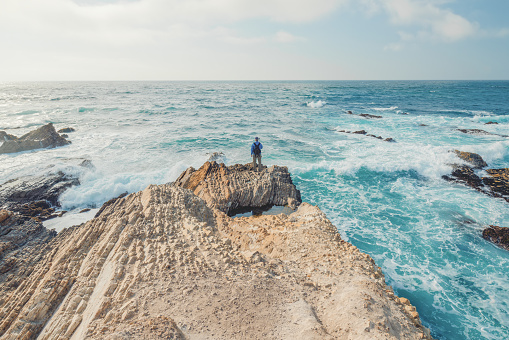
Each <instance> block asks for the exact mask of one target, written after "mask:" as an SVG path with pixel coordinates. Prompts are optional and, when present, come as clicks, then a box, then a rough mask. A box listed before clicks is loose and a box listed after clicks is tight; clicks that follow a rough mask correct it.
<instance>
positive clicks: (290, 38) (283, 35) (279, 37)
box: [274, 31, 306, 43]
mask: <svg viewBox="0 0 509 340" xmlns="http://www.w3.org/2000/svg"><path fill="white" fill-rule="evenodd" d="M274 40H275V41H277V42H281V43H292V42H302V41H306V38H304V37H297V36H295V35H293V34H291V33H288V32H285V31H279V32H277V33H276V35H275V36H274Z"/></svg>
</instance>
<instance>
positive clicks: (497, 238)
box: [482, 225, 509, 250]
mask: <svg viewBox="0 0 509 340" xmlns="http://www.w3.org/2000/svg"><path fill="white" fill-rule="evenodd" d="M482 237H483V238H484V239H485V240H488V241H490V242H493V243H495V244H496V245H497V246H499V247H501V248H504V249H505V250H509V228H507V227H499V226H495V225H490V226H489V228H486V229H484V230H483V232H482Z"/></svg>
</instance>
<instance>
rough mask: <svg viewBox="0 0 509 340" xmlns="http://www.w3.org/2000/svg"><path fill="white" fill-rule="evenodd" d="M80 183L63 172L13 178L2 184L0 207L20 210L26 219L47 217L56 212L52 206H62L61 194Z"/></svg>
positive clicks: (15, 210)
mask: <svg viewBox="0 0 509 340" xmlns="http://www.w3.org/2000/svg"><path fill="white" fill-rule="evenodd" d="M79 184H80V182H79V180H78V179H77V178H75V177H72V176H69V175H66V174H64V173H63V172H58V173H56V174H48V175H45V176H25V177H20V178H16V179H12V180H10V181H7V182H5V183H3V184H1V185H0V207H3V208H4V209H8V210H11V211H14V212H18V213H20V215H21V216H24V217H25V219H26V218H29V217H40V219H41V220H43V219H47V218H49V217H50V216H51V215H52V214H53V212H54V210H53V208H52V207H54V206H57V207H58V206H60V203H59V202H58V198H59V196H60V195H61V194H62V193H63V192H64V191H65V190H67V189H68V188H69V187H71V186H74V185H79Z"/></svg>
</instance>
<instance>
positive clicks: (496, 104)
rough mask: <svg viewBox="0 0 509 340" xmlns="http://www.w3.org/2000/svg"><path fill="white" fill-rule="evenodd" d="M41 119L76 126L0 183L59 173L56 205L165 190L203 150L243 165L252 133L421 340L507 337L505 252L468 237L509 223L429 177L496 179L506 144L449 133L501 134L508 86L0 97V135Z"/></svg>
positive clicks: (340, 85)
mask: <svg viewBox="0 0 509 340" xmlns="http://www.w3.org/2000/svg"><path fill="white" fill-rule="evenodd" d="M348 110H351V111H352V112H353V113H354V114H353V115H350V114H347V111H348ZM364 113H366V114H372V115H380V116H383V118H380V119H366V118H364V117H361V116H358V114H364ZM489 121H494V122H497V123H498V124H490V125H486V124H485V123H487V122H489ZM49 122H52V123H53V124H54V125H55V127H56V128H57V129H60V128H64V127H68V126H71V127H74V128H75V129H76V132H73V133H70V134H69V137H70V140H71V141H72V144H71V145H69V146H66V147H62V148H57V149H48V150H41V151H33V152H23V153H19V154H11V155H1V156H0V182H2V183H3V182H4V181H6V180H9V179H11V178H15V177H18V176H21V175H30V174H41V173H46V172H52V171H64V172H66V173H69V174H74V175H77V176H79V177H80V181H81V183H82V185H81V186H78V187H75V188H72V189H70V190H68V191H67V192H66V193H65V194H64V195H63V196H62V197H61V204H62V206H63V208H64V209H67V210H69V209H83V208H86V207H91V208H93V207H98V206H100V205H101V204H102V203H103V202H104V201H106V200H108V199H110V198H112V197H115V196H118V195H119V194H121V193H123V192H126V191H127V192H135V191H138V190H142V189H144V188H145V187H146V186H147V185H149V184H152V183H153V184H160V183H167V182H170V181H173V180H175V179H176V178H177V176H178V175H179V174H180V173H181V172H182V171H183V170H185V169H186V168H187V167H189V166H194V167H199V166H201V165H202V164H203V163H204V162H205V161H206V160H207V159H208V157H209V155H210V154H211V153H213V152H223V153H224V155H225V156H224V161H225V163H226V164H227V165H230V164H235V163H247V162H250V161H251V159H250V145H251V143H252V140H253V137H254V136H259V137H260V141H261V142H262V143H263V145H264V149H263V163H264V164H267V165H272V164H278V165H285V166H288V168H289V170H290V172H291V173H292V176H293V179H294V183H295V184H296V185H297V186H298V188H299V189H300V190H301V193H302V198H303V200H304V201H307V202H309V203H312V204H317V205H318V206H319V207H320V208H321V209H322V210H323V211H324V212H325V213H326V214H327V216H328V217H329V218H330V219H331V221H332V222H333V223H334V224H335V225H336V226H337V227H338V230H339V232H340V233H341V235H342V237H343V238H344V239H346V240H348V241H349V242H351V243H353V244H354V245H356V246H357V247H358V248H360V249H361V250H362V251H364V252H366V253H368V254H370V255H371V256H372V257H373V258H374V259H375V261H376V263H377V264H378V265H379V266H380V267H381V268H382V269H383V272H384V273H385V275H386V279H387V283H388V284H390V285H392V286H393V287H394V290H395V292H396V294H397V295H399V296H403V297H407V298H409V299H410V300H411V302H412V304H414V305H415V306H416V307H417V311H418V312H419V315H420V316H421V319H422V321H423V323H424V325H426V326H427V327H429V328H430V329H431V332H432V335H433V336H434V337H435V338H437V339H507V338H508V334H509V312H508V311H509V305H508V304H509V271H508V265H509V252H508V251H505V250H502V249H500V248H498V247H496V246H494V245H492V244H490V243H489V242H487V241H485V240H483V239H482V237H481V232H482V230H483V228H485V227H486V226H487V225H490V224H494V225H500V226H509V203H507V202H505V201H504V200H502V199H496V198H492V197H488V196H485V195H483V194H481V193H479V192H477V191H475V190H473V189H470V188H468V187H465V186H462V185H458V184H453V183H449V182H446V181H444V180H443V179H442V178H441V176H442V175H445V174H448V173H450V171H451V164H452V163H461V161H460V160H459V159H458V158H457V157H456V156H455V154H454V153H451V150H454V149H459V150H462V151H471V152H476V153H479V154H480V155H481V156H482V157H483V158H484V159H485V160H486V161H487V162H488V164H489V166H490V167H493V168H498V167H509V138H506V137H502V136H498V135H467V134H464V133H461V132H460V131H458V130H457V129H459V128H467V129H483V130H485V131H488V132H491V133H494V134H502V135H504V134H509V82H507V81H496V82H488V81H485V82H484V81H476V82H468V81H461V82H457V81H425V82H422V81H388V82H384V81H377V82H369V81H355V82H83V83H79V82H76V83H58V82H52V83H1V84H0V130H5V131H7V132H8V133H11V134H14V135H18V136H20V135H22V134H24V133H26V132H28V131H30V130H32V129H34V128H36V127H39V126H40V125H42V124H46V123H49ZM342 130H347V131H358V130H365V131H367V133H368V134H374V135H376V136H382V137H383V138H384V139H385V138H389V137H390V138H393V139H394V140H395V141H396V142H395V143H390V142H385V141H383V140H379V139H376V138H372V137H368V136H365V135H356V134H347V133H343V132H340V131H342ZM84 159H88V160H91V162H92V164H93V165H94V167H93V168H84V167H81V166H79V163H81V162H82V161H83V160H84Z"/></svg>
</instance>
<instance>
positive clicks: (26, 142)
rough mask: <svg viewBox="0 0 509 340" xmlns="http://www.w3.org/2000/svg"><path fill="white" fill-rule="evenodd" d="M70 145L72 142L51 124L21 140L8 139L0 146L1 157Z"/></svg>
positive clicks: (26, 135)
mask: <svg viewBox="0 0 509 340" xmlns="http://www.w3.org/2000/svg"><path fill="white" fill-rule="evenodd" d="M2 132H3V131H2ZM9 136H10V135H9ZM4 139H5V138H4ZM70 143H71V142H70V141H68V140H66V139H65V138H63V137H62V136H60V135H59V134H58V133H57V132H56V131H55V127H54V126H53V124H51V123H49V124H47V125H44V126H42V127H40V128H38V129H37V130H34V131H31V132H29V133H27V134H25V135H23V136H21V137H19V138H14V139H6V140H5V141H4V142H3V144H2V145H0V155H1V154H6V153H15V152H21V151H29V150H35V149H43V148H55V147H57V146H64V145H67V144H70Z"/></svg>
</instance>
